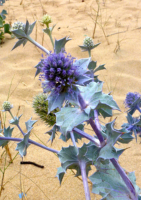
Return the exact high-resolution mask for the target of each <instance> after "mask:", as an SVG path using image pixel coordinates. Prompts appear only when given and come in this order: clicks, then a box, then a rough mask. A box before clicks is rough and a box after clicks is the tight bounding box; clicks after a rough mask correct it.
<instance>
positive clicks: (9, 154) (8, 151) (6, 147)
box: [5, 144, 13, 163]
mask: <svg viewBox="0 0 141 200" xmlns="http://www.w3.org/2000/svg"><path fill="white" fill-rule="evenodd" d="M5 150H6V152H7V154H8V156H9V159H10V163H13V160H12V155H11V153H10V149H9V146H8V144H7V145H6V146H5Z"/></svg>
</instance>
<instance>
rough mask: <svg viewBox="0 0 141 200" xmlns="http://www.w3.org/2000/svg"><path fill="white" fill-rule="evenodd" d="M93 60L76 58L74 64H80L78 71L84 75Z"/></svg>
mask: <svg viewBox="0 0 141 200" xmlns="http://www.w3.org/2000/svg"><path fill="white" fill-rule="evenodd" d="M90 61H91V58H82V59H79V60H76V61H75V62H74V63H73V65H74V66H79V68H78V70H77V73H79V75H84V74H85V73H86V72H87V71H88V65H89V63H90Z"/></svg>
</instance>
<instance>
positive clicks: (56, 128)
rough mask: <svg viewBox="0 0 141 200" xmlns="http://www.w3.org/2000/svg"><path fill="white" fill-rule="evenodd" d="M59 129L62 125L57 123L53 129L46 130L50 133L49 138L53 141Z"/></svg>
mask: <svg viewBox="0 0 141 200" xmlns="http://www.w3.org/2000/svg"><path fill="white" fill-rule="evenodd" d="M59 130H60V127H58V126H56V124H55V125H54V126H53V128H52V129H51V130H49V131H47V132H46V133H47V134H49V135H50V138H49V140H50V141H51V143H52V142H53V140H54V139H55V135H56V133H57V131H59ZM46 133H45V134H46Z"/></svg>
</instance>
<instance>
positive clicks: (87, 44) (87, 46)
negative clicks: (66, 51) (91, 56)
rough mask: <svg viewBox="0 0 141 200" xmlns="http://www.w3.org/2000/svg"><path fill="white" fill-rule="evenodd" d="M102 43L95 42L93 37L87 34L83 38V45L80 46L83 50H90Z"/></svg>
mask: <svg viewBox="0 0 141 200" xmlns="http://www.w3.org/2000/svg"><path fill="white" fill-rule="evenodd" d="M99 44H100V43H98V44H94V42H93V40H92V38H91V37H88V36H86V37H85V38H84V40H83V45H82V46H79V47H80V48H81V49H82V51H90V50H92V49H94V48H95V47H97V46H98V45H99Z"/></svg>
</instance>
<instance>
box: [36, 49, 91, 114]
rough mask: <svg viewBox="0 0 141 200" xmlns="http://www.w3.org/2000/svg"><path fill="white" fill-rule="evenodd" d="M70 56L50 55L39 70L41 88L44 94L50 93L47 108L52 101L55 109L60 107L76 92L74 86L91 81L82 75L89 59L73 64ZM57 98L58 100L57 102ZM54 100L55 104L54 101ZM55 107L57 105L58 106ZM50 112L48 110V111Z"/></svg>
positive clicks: (61, 54) (85, 70)
mask: <svg viewBox="0 0 141 200" xmlns="http://www.w3.org/2000/svg"><path fill="white" fill-rule="evenodd" d="M74 59H75V58H73V57H71V55H69V54H68V55H67V54H66V53H64V52H63V53H62V52H60V53H58V54H57V53H51V54H50V55H49V56H48V57H47V58H45V59H44V61H43V62H42V63H43V67H42V69H41V72H42V74H41V75H40V79H41V80H43V82H42V86H43V90H44V93H47V92H51V94H50V96H49V97H48V100H49V98H51V97H52V98H51V99H50V101H49V107H50V104H51V101H52V104H53V105H54V106H53V108H52V109H51V110H53V109H55V108H56V107H61V105H62V103H63V102H64V100H65V99H66V98H68V96H69V97H70V96H73V95H74V94H75V92H76V90H77V89H76V84H78V85H83V84H84V83H85V82H86V81H89V80H91V78H90V77H87V76H86V75H84V74H85V73H86V72H88V70H87V66H88V64H89V62H90V59H81V60H78V61H75V62H74ZM57 97H58V98H59V99H58V101H57ZM55 100H56V103H54V101H55ZM59 103H60V105H59V106H57V104H59ZM49 110H50V109H49Z"/></svg>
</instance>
